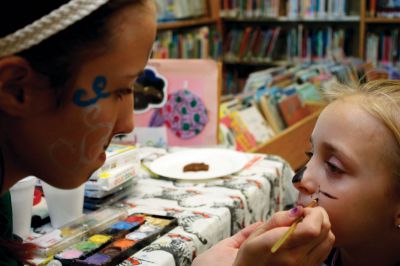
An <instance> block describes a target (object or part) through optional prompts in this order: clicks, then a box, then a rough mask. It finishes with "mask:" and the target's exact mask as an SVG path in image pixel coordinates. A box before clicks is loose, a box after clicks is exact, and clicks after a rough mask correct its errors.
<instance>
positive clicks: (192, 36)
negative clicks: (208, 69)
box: [152, 26, 222, 59]
mask: <svg viewBox="0 0 400 266" xmlns="http://www.w3.org/2000/svg"><path fill="white" fill-rule="evenodd" d="M221 50H222V49H221V36H220V33H219V32H218V31H217V30H215V29H214V28H210V27H208V26H204V27H200V28H195V29H191V30H187V31H179V32H176V31H172V30H166V31H162V32H160V33H159V34H158V35H157V40H156V41H155V43H154V45H153V54H152V58H156V59H165V58H214V59H218V58H219V57H220V55H221Z"/></svg>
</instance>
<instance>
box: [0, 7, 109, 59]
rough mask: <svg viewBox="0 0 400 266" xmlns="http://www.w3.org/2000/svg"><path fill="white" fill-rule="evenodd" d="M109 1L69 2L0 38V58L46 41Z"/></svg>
mask: <svg viewBox="0 0 400 266" xmlns="http://www.w3.org/2000/svg"><path fill="white" fill-rule="evenodd" d="M108 1H109V0H71V1H69V2H68V3H67V4H64V5H62V6H60V7H59V8H57V9H55V10H53V11H51V12H50V13H49V14H47V15H45V16H43V17H41V18H40V19H38V20H36V21H34V22H32V23H31V24H29V25H27V26H25V27H24V28H22V29H19V30H17V31H16V32H14V33H11V34H9V35H7V36H5V37H3V38H0V57H2V56H6V55H12V54H15V53H17V52H21V51H23V50H25V49H28V48H30V47H32V46H33V45H35V44H38V43H40V42H42V41H43V40H46V39H47V38H49V37H50V36H52V35H54V34H56V33H57V32H59V31H62V30H63V29H65V28H67V27H68V26H70V25H72V24H74V23H75V22H77V21H78V20H80V19H82V18H84V17H86V16H87V15H89V14H90V13H92V12H93V11H95V10H96V9H98V8H99V7H100V6H102V5H103V4H105V3H107V2H108Z"/></svg>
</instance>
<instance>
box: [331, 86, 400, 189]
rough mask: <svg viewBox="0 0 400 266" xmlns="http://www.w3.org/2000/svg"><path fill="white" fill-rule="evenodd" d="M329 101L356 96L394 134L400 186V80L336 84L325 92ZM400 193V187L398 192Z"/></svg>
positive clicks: (391, 154) (397, 174)
mask: <svg viewBox="0 0 400 266" xmlns="http://www.w3.org/2000/svg"><path fill="white" fill-rule="evenodd" d="M324 94H325V97H326V99H327V100H328V101H335V100H341V99H347V98H349V97H352V98H353V97H354V99H356V103H357V104H360V106H361V107H362V108H363V109H364V110H366V111H367V112H369V113H370V114H371V115H373V116H374V117H375V118H377V119H378V120H379V121H381V122H382V124H383V125H384V126H385V127H386V128H387V129H388V130H389V131H390V133H391V134H392V135H393V137H394V139H395V141H396V146H395V147H394V148H393V150H392V152H391V153H388V155H389V156H391V157H392V158H390V159H392V161H393V163H394V167H393V168H394V169H393V171H394V175H395V176H396V178H397V182H398V184H399V188H400V80H373V81H370V82H368V83H365V84H348V85H343V84H334V85H332V86H331V88H329V89H327V90H326V91H325V92H324ZM397 193H398V194H399V195H400V189H399V190H398V192H397Z"/></svg>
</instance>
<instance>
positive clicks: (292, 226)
mask: <svg viewBox="0 0 400 266" xmlns="http://www.w3.org/2000/svg"><path fill="white" fill-rule="evenodd" d="M317 203H318V198H316V199H313V200H312V201H311V202H310V203H309V204H308V205H307V206H306V207H314V206H316V205H317ZM302 220H303V217H299V218H297V219H296V220H295V221H294V222H293V224H292V225H291V226H290V227H289V229H288V230H287V231H286V233H285V234H284V235H283V236H282V237H281V238H280V239H279V240H278V241H276V243H275V244H274V245H273V246H272V248H271V252H272V253H275V252H276V251H277V250H278V249H279V248H280V247H281V246H282V244H283V243H285V241H286V239H288V238H289V236H290V235H291V234H292V233H293V232H294V230H295V229H296V226H297V224H298V223H300V222H301V221H302Z"/></svg>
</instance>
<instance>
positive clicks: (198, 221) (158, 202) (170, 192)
mask: <svg viewBox="0 0 400 266" xmlns="http://www.w3.org/2000/svg"><path fill="white" fill-rule="evenodd" d="M167 152H170V151H167V150H165V149H157V148H141V149H139V150H138V154H140V159H141V161H142V163H143V165H144V166H146V165H148V164H149V163H150V162H151V161H152V160H154V159H156V158H158V157H159V156H162V155H164V154H166V153H167ZM246 156H247V157H248V158H249V163H248V164H247V165H246V167H245V168H244V170H242V171H240V172H239V173H236V174H234V175H232V176H228V177H224V178H221V179H216V180H210V181H207V182H182V181H173V180H167V179H160V178H154V177H151V174H150V173H149V172H148V171H147V170H146V167H144V168H142V169H141V170H140V172H139V176H138V181H137V185H136V186H135V188H134V191H133V193H132V196H131V197H129V198H128V199H126V200H125V203H127V204H129V205H130V206H131V209H130V212H131V213H135V212H146V213H152V214H161V215H172V216H175V217H176V218H177V219H178V224H179V226H178V227H176V228H175V229H173V230H172V231H170V232H169V233H167V234H166V235H164V236H162V237H160V238H159V239H157V240H156V241H154V242H153V243H151V244H150V245H149V246H147V247H145V248H143V249H142V250H140V251H139V252H137V253H135V254H134V255H133V256H131V257H130V258H128V259H126V260H125V261H124V262H122V263H120V264H119V265H121V266H122V265H124V266H128V265H163V266H170V265H171V266H175V265H182V266H183V265H190V264H191V262H192V260H193V258H194V257H195V256H196V255H198V254H200V253H202V252H203V251H205V250H207V249H208V248H210V247H211V246H213V245H214V244H216V243H217V242H219V241H220V240H222V239H224V238H226V237H228V236H230V235H232V234H234V233H236V232H238V231H239V230H240V229H242V228H244V227H245V226H247V225H249V224H251V223H253V222H256V221H260V220H265V219H267V218H268V217H269V216H271V215H272V214H273V213H274V212H276V211H278V210H282V209H283V208H284V207H285V206H290V205H292V204H294V202H295V198H296V192H295V190H294V189H293V186H292V184H291V178H292V176H293V170H292V169H291V168H290V166H289V164H288V163H287V162H285V161H284V160H282V159H281V158H280V157H277V156H273V155H263V154H246Z"/></svg>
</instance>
